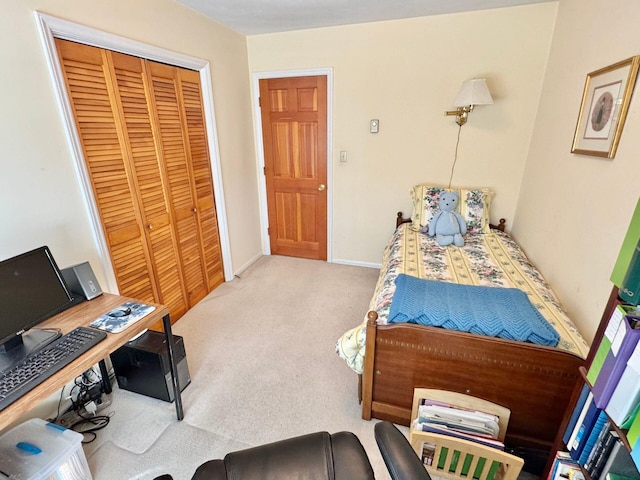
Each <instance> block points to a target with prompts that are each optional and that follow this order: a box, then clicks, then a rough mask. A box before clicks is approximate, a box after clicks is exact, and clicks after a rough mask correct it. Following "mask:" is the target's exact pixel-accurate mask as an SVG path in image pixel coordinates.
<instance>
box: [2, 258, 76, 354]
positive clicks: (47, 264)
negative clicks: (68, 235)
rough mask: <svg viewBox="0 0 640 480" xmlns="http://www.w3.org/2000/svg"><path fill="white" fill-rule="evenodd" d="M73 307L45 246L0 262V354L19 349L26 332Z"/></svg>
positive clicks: (66, 288)
mask: <svg viewBox="0 0 640 480" xmlns="http://www.w3.org/2000/svg"><path fill="white" fill-rule="evenodd" d="M73 304H74V299H73V296H72V294H71V293H70V291H69V289H68V287H67V285H66V284H65V282H64V279H63V278H62V275H61V274H60V270H59V269H58V266H57V265H56V262H55V260H54V259H53V255H52V254H51V251H50V250H49V248H48V247H47V246H44V247H40V248H36V249H35V250H31V251H30V252H26V253H23V254H21V255H17V256H15V257H12V258H9V259H7V260H4V261H2V262H0V354H6V353H8V352H10V351H12V350H15V349H16V348H17V347H21V346H23V345H24V341H23V334H25V332H26V331H27V330H29V329H30V328H32V327H34V326H35V325H37V324H39V323H40V322H42V321H44V320H46V319H47V318H49V317H52V316H53V315H55V314H57V313H60V312H62V311H63V310H65V309H67V308H69V307H70V306H71V305H73ZM50 336H51V334H49V337H50ZM38 341H40V340H38ZM35 347H37V345H35ZM0 363H1V362H0Z"/></svg>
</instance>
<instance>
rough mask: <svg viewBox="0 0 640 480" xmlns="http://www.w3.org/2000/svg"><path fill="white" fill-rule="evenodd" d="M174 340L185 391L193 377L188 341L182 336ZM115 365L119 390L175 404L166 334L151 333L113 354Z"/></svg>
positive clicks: (174, 354)
mask: <svg viewBox="0 0 640 480" xmlns="http://www.w3.org/2000/svg"><path fill="white" fill-rule="evenodd" d="M173 339H174V344H175V348H174V351H173V357H174V360H175V364H176V370H177V372H178V387H179V388H180V391H182V390H184V389H185V387H186V386H187V385H189V383H191V377H190V376H189V367H188V365H187V355H186V352H185V349H184V341H183V340H182V337H180V336H178V335H174V336H173ZM111 363H112V364H113V370H114V372H115V375H116V380H117V382H118V386H119V387H120V388H122V389H123V390H129V391H131V392H136V393H141V394H142V395H147V396H149V397H154V398H159V399H160V400H164V401H165V402H173V400H174V394H173V384H172V382H171V369H170V368H169V356H168V354H167V344H166V341H165V338H164V333H161V332H154V331H152V330H148V331H147V332H145V333H144V334H143V335H140V336H139V337H137V338H135V339H133V340H131V341H130V342H128V343H126V344H125V345H123V346H122V347H120V348H119V349H118V350H116V351H115V352H113V353H112V354H111Z"/></svg>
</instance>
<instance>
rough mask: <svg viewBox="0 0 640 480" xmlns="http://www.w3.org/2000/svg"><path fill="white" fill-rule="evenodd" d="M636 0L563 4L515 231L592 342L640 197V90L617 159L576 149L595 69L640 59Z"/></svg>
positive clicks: (567, 0) (568, 1)
mask: <svg viewBox="0 0 640 480" xmlns="http://www.w3.org/2000/svg"><path fill="white" fill-rule="evenodd" d="M638 18H640V3H639V2H637V1H636V0H617V1H615V2H610V1H607V0H562V1H561V2H560V7H559V10H558V19H557V24H556V29H555V33H554V36H553V43H552V45H551V55H550V57H549V63H548V67H547V74H546V77H545V81H544V89H543V92H542V97H541V101H540V108H539V112H538V116H537V119H536V124H535V130H534V132H533V137H532V143H531V149H530V152H529V156H528V159H527V164H526V170H525V177H524V181H523V183H522V191H521V194H520V200H519V203H518V209H517V211H516V216H515V222H514V226H513V231H512V233H513V234H514V235H515V237H516V238H517V239H518V241H519V243H520V244H521V245H523V247H524V248H525V251H526V252H527V254H528V255H529V256H530V257H531V258H532V260H533V261H534V263H536V264H537V265H538V267H539V268H540V269H541V270H542V271H543V272H544V274H545V277H546V278H547V280H548V281H549V282H550V284H551V285H552V286H553V288H554V290H555V291H556V293H557V294H558V296H559V297H560V299H561V302H562V304H563V305H564V307H565V308H566V309H567V310H568V312H569V314H570V316H571V317H572V318H573V320H574V322H575V323H576V324H577V326H578V328H579V330H580V331H581V333H582V334H583V335H584V336H585V337H586V338H587V340H590V339H591V338H592V337H593V334H594V333H595V330H596V328H597V325H598V322H599V320H600V315H601V314H602V311H603V308H604V306H605V304H606V301H607V298H608V296H609V293H610V291H611V283H610V282H609V277H610V275H611V271H612V269H613V265H614V263H615V261H616V258H617V256H618V252H619V249H620V246H621V245H622V241H623V238H624V235H625V233H626V231H627V227H628V225H629V221H630V219H631V215H632V214H633V211H634V208H635V206H636V203H637V201H638V192H639V191H640V189H639V188H638V183H637V180H638V178H640V162H639V161H638V152H639V151H640V135H639V132H640V99H639V98H638V86H636V93H635V97H634V98H633V99H632V102H631V107H630V109H629V113H628V116H627V120H626V123H625V126H624V130H623V133H622V138H621V140H620V144H619V147H618V151H617V154H616V156H615V158H614V159H613V160H608V159H603V158H599V157H592V156H587V155H576V154H572V153H570V150H571V144H572V141H573V135H574V132H575V128H576V121H577V118H578V110H579V107H580V101H581V98H582V92H583V87H584V82H585V78H586V75H587V73H589V72H592V71H594V70H598V69H600V68H602V67H606V66H607V65H611V64H613V63H616V62H618V61H620V60H624V59H626V58H628V57H631V56H633V55H638V54H640V29H638V25H637V20H638Z"/></svg>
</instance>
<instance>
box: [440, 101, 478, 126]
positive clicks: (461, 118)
mask: <svg viewBox="0 0 640 480" xmlns="http://www.w3.org/2000/svg"><path fill="white" fill-rule="evenodd" d="M471 112H473V105H469V106H464V107H458V109H457V110H448V111H446V112H444V115H445V116H447V117H448V116H451V115H455V117H456V123H457V124H458V125H460V126H462V125H464V124H465V123H467V118H468V117H469V114H470V113H471Z"/></svg>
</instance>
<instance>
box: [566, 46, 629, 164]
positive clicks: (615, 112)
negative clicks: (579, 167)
mask: <svg viewBox="0 0 640 480" xmlns="http://www.w3.org/2000/svg"><path fill="white" fill-rule="evenodd" d="M639 64H640V56H635V57H631V58H627V59H626V60H622V61H621V62H617V63H614V64H613V65H609V66H608V67H604V68H601V69H599V70H596V71H595V72H591V73H589V74H587V80H586V82H585V85H584V92H583V94H582V103H581V105H580V113H579V115H578V123H577V125H576V132H575V135H574V137H573V145H572V147H571V153H578V154H583V155H594V156H597V157H605V158H614V157H615V155H616V150H617V148H618V143H619V142H620V136H621V135H622V127H623V126H624V121H625V119H626V117H627V111H628V110H629V103H630V102H631V95H632V94H633V87H634V85H635V83H636V77H637V76H638V65H639Z"/></svg>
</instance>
